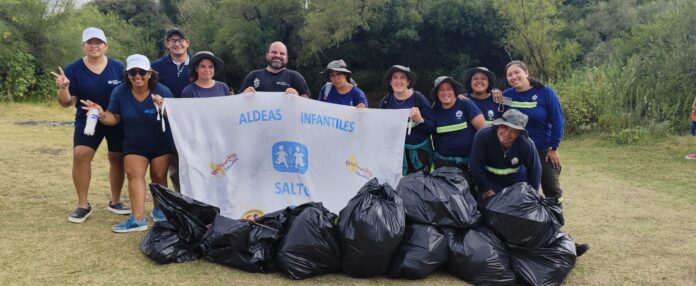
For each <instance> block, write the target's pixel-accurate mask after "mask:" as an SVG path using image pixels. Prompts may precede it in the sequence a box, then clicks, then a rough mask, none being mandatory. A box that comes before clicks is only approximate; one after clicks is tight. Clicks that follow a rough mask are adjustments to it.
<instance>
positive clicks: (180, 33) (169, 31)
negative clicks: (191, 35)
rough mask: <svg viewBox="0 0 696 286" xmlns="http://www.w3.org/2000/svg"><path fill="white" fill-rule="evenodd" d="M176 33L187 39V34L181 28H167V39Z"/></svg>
mask: <svg viewBox="0 0 696 286" xmlns="http://www.w3.org/2000/svg"><path fill="white" fill-rule="evenodd" d="M174 34H179V36H181V38H183V39H186V34H185V33H184V31H182V30H181V29H179V28H171V29H169V30H167V38H166V39H167V40H169V38H171V37H172V35H174Z"/></svg>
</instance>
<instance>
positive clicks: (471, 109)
mask: <svg viewBox="0 0 696 286" xmlns="http://www.w3.org/2000/svg"><path fill="white" fill-rule="evenodd" d="M433 112H434V113H435V134H434V135H433V143H434V145H435V152H437V153H439V154H440V155H443V156H447V157H469V154H470V153H471V144H472V142H474V135H475V134H476V128H474V125H473V124H472V123H471V122H472V120H473V119H474V117H476V116H478V115H479V114H481V111H479V109H478V107H476V105H475V104H474V103H473V102H472V101H471V100H469V99H466V100H461V99H457V101H456V102H455V103H454V106H452V107H450V108H448V109H444V108H442V106H440V105H438V106H435V108H433Z"/></svg>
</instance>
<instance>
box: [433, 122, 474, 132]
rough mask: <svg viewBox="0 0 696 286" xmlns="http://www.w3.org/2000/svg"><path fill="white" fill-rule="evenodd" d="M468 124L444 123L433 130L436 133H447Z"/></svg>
mask: <svg viewBox="0 0 696 286" xmlns="http://www.w3.org/2000/svg"><path fill="white" fill-rule="evenodd" d="M467 127H468V125H467V124H466V122H462V123H459V124H452V125H445V126H440V127H437V128H436V129H435V132H437V133H447V132H453V131H459V130H463V129H466V128H467Z"/></svg>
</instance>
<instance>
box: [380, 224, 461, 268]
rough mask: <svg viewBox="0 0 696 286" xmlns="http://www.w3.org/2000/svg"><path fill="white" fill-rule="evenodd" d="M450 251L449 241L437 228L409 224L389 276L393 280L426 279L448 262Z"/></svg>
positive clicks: (392, 261)
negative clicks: (400, 278)
mask: <svg viewBox="0 0 696 286" xmlns="http://www.w3.org/2000/svg"><path fill="white" fill-rule="evenodd" d="M448 249H449V248H448V246H447V239H446V238H445V235H444V234H442V232H440V231H439V230H438V229H437V227H435V226H432V225H428V224H420V223H413V224H411V223H408V224H406V231H405V233H404V240H402V241H401V244H399V247H398V248H397V249H396V251H395V252H394V255H393V256H392V259H391V262H390V263H389V264H390V265H389V270H388V271H387V274H388V275H389V276H390V277H392V278H397V277H403V278H406V279H421V278H425V277H426V276H428V274H430V273H432V272H433V271H435V270H437V269H438V268H440V267H441V266H443V265H444V264H445V262H447V256H448Z"/></svg>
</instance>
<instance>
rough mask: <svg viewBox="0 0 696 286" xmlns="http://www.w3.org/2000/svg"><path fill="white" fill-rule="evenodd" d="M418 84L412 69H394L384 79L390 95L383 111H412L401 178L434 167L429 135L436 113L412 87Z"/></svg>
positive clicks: (383, 102)
mask: <svg viewBox="0 0 696 286" xmlns="http://www.w3.org/2000/svg"><path fill="white" fill-rule="evenodd" d="M415 82H416V74H415V73H413V72H412V71H411V69H410V68H408V67H405V66H402V65H393V66H392V67H391V68H389V69H388V70H387V72H386V73H385V75H384V83H385V84H386V85H387V86H388V88H389V93H387V95H386V96H385V97H384V98H382V100H380V105H379V108H382V109H410V110H411V114H410V115H409V120H408V130H409V131H407V134H406V145H405V147H404V164H403V170H402V174H403V175H404V176H406V175H407V174H410V173H414V172H417V171H420V170H429V169H430V166H431V164H432V155H433V147H432V143H431V141H430V134H432V133H433V129H435V123H434V115H433V109H432V107H430V102H429V101H428V99H427V98H425V96H424V95H423V94H422V93H420V92H418V91H415V90H413V89H412V88H411V87H412V86H413V84H415Z"/></svg>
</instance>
